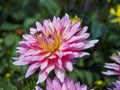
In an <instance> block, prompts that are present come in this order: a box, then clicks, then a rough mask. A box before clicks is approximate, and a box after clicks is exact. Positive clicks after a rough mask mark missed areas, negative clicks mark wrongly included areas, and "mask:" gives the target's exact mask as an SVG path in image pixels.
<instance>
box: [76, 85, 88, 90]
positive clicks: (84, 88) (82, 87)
mask: <svg viewBox="0 0 120 90" xmlns="http://www.w3.org/2000/svg"><path fill="white" fill-rule="evenodd" d="M80 88H81V89H80V90H87V86H86V85H82V86H81V87H80ZM77 90H79V89H77Z"/></svg>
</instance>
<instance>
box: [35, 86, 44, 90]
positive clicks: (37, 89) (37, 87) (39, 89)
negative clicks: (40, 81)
mask: <svg viewBox="0 0 120 90" xmlns="http://www.w3.org/2000/svg"><path fill="white" fill-rule="evenodd" d="M35 90H43V89H42V88H40V87H39V86H35Z"/></svg>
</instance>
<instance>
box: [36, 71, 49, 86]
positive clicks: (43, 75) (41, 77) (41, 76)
mask: <svg viewBox="0 0 120 90" xmlns="http://www.w3.org/2000/svg"><path fill="white" fill-rule="evenodd" d="M47 77H48V74H47V73H46V72H45V71H40V72H39V75H38V81H37V84H39V83H42V82H44V81H45V80H46V78H47Z"/></svg>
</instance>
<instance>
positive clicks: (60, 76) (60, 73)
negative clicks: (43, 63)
mask: <svg viewBox="0 0 120 90" xmlns="http://www.w3.org/2000/svg"><path fill="white" fill-rule="evenodd" d="M55 74H56V76H57V78H58V79H59V80H60V81H61V82H63V81H64V78H65V70H64V69H58V68H55Z"/></svg>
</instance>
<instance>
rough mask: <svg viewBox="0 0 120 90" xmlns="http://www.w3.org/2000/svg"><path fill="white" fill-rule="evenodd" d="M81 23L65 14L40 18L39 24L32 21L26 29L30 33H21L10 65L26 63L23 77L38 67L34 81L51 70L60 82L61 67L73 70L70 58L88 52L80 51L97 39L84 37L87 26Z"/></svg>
mask: <svg viewBox="0 0 120 90" xmlns="http://www.w3.org/2000/svg"><path fill="white" fill-rule="evenodd" d="M80 24H81V22H80V21H76V22H72V21H71V20H70V19H69V16H68V14H65V16H64V17H62V18H61V19H60V18H59V17H53V21H51V20H50V19H48V20H44V22H43V25H41V23H39V22H36V28H30V34H24V35H23V38H24V40H23V41H20V43H19V47H17V53H18V54H19V57H17V58H14V59H15V60H16V61H15V62H14V65H29V68H28V70H27V72H26V75H25V77H26V78H27V77H29V76H30V75H32V74H33V73H35V72H36V70H40V72H39V75H38V81H37V84H38V83H41V82H43V81H45V80H46V78H47V77H48V75H49V73H50V72H51V71H52V70H53V71H54V72H55V75H56V76H57V77H58V78H59V79H60V81H61V82H63V81H64V77H65V69H67V70H69V71H72V70H73V66H72V64H73V60H71V59H73V58H78V57H83V56H85V55H89V53H87V52H83V50H85V49H88V48H91V47H93V46H94V45H95V44H96V43H97V42H98V40H91V41H88V40H86V39H87V38H88V37H89V35H90V34H89V33H86V31H87V28H88V27H87V26H85V27H83V28H82V27H81V26H80Z"/></svg>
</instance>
